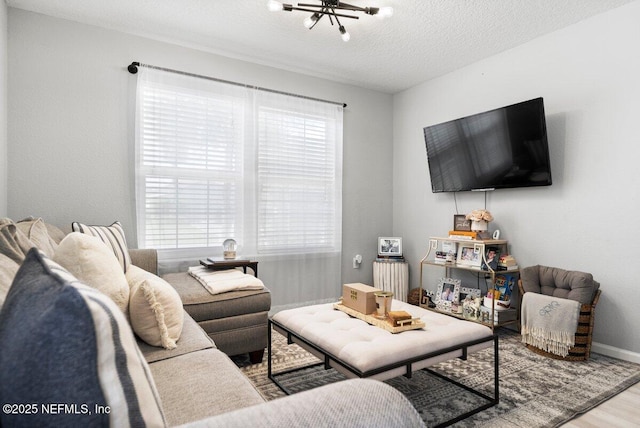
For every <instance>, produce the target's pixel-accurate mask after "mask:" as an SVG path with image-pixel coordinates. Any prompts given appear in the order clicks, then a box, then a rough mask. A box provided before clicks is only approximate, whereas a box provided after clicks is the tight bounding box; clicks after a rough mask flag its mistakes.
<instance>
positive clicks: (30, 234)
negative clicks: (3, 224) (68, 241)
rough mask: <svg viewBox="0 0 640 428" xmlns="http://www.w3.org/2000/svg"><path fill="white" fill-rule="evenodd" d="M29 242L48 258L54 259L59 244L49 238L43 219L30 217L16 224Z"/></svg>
mask: <svg viewBox="0 0 640 428" xmlns="http://www.w3.org/2000/svg"><path fill="white" fill-rule="evenodd" d="M16 226H17V227H18V229H20V230H21V231H22V232H23V233H24V234H25V235H26V236H27V238H29V240H30V241H31V242H32V243H33V245H35V246H36V247H37V248H38V249H39V250H40V251H42V252H43V253H45V254H46V255H47V257H53V252H54V251H55V249H56V247H57V246H58V244H57V243H56V242H55V241H54V240H53V238H51V237H50V236H49V230H48V229H47V225H46V224H45V222H44V221H43V220H42V219H41V218H33V217H29V218H26V219H24V220H20V221H19V222H17V223H16Z"/></svg>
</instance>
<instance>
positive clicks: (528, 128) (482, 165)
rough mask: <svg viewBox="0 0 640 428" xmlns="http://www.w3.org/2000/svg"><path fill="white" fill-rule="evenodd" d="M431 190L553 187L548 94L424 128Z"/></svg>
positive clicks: (459, 190) (453, 190)
mask: <svg viewBox="0 0 640 428" xmlns="http://www.w3.org/2000/svg"><path fill="white" fill-rule="evenodd" d="M424 139H425V144H426V147H427V160H428V164H429V175H430V176H431V189H432V191H433V192H434V193H438V192H461V191H470V190H494V189H504V188H513V187H531V186H550V185H551V166H550V163H549V145H548V142H547V128H546V120H545V116H544V103H543V100H542V98H535V99H533V100H529V101H523V102H521V103H517V104H513V105H509V106H506V107H502V108H498V109H495V110H490V111H486V112H483V113H478V114H474V115H471V116H467V117H463V118H460V119H455V120H451V121H448V122H444V123H439V124H437V125H432V126H427V127H426V128H424Z"/></svg>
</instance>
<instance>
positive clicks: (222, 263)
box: [200, 258, 258, 278]
mask: <svg viewBox="0 0 640 428" xmlns="http://www.w3.org/2000/svg"><path fill="white" fill-rule="evenodd" d="M200 264H201V265H202V266H204V267H206V268H208V269H211V270H226V269H235V268H237V267H241V268H242V271H243V272H244V273H247V267H249V268H251V270H253V275H254V276H255V277H256V278H257V277H258V262H256V261H251V260H247V259H242V260H236V259H222V258H221V259H219V260H218V259H213V260H212V259H202V260H200Z"/></svg>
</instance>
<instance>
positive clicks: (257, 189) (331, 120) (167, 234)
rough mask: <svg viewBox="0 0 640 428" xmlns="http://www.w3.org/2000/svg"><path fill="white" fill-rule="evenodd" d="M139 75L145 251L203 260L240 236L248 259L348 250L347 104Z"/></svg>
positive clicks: (140, 194) (141, 215)
mask: <svg viewBox="0 0 640 428" xmlns="http://www.w3.org/2000/svg"><path fill="white" fill-rule="evenodd" d="M139 74H140V76H139V77H138V91H137V93H138V101H137V112H136V133H137V136H136V154H137V156H136V182H137V185H136V198H137V204H136V205H137V216H138V244H139V246H140V247H143V248H144V247H146V248H158V249H166V250H188V249H198V248H199V249H201V251H200V252H201V253H202V254H205V253H207V252H209V253H211V251H212V249H216V248H219V247H221V245H222V242H223V241H224V240H225V239H227V238H234V239H236V241H238V243H239V244H240V246H241V248H242V249H243V250H244V253H245V254H246V253H253V254H282V253H319V252H331V251H339V250H340V247H341V242H340V237H341V223H342V218H341V187H342V172H341V166H342V107H339V106H336V105H331V104H327V103H323V102H318V101H312V100H306V99H301V98H297V97H292V96H286V95H282V94H274V93H268V92H263V91H257V90H251V89H247V88H244V87H240V86H236V85H230V84H225V83H220V82H213V81H207V80H203V79H199V78H196V77H190V76H182V75H174V74H172V73H167V72H162V71H159V70H148V69H143V70H140V73H139ZM203 249H207V250H203ZM191 253H194V252H191Z"/></svg>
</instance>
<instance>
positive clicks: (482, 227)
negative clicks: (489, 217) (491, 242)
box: [471, 220, 489, 232]
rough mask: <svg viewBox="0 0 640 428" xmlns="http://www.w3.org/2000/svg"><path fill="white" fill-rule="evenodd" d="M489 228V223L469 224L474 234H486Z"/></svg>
mask: <svg viewBox="0 0 640 428" xmlns="http://www.w3.org/2000/svg"><path fill="white" fill-rule="evenodd" d="M488 228H489V223H488V222H487V221H485V220H473V221H472V222H471V230H472V231H474V232H486V231H487V229H488Z"/></svg>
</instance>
